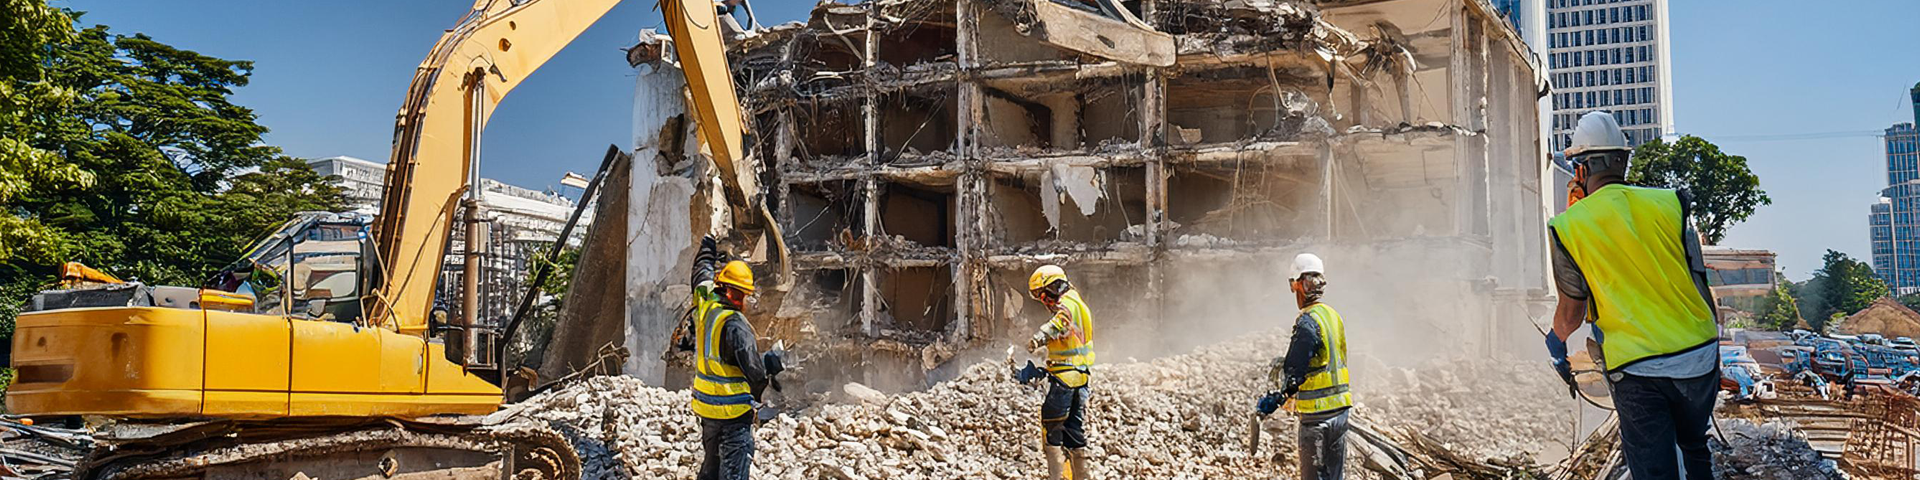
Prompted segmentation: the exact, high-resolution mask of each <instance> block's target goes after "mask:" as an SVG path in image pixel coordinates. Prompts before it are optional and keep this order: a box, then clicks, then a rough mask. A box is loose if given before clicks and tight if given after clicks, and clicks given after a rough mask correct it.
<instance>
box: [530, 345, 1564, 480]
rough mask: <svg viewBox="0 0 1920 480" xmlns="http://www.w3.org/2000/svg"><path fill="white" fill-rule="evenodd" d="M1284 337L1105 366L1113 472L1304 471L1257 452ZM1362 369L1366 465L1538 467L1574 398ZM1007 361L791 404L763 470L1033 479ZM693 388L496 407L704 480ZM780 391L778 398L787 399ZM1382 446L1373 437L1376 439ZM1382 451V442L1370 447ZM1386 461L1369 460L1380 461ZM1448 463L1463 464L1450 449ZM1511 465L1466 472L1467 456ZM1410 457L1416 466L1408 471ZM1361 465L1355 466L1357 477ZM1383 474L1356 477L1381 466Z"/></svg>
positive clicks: (1103, 394)
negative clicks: (1260, 407)
mask: <svg viewBox="0 0 1920 480" xmlns="http://www.w3.org/2000/svg"><path fill="white" fill-rule="evenodd" d="M1284 341H1285V338H1284V335H1281V334H1280V333H1279V332H1277V331H1270V332H1264V333H1257V334H1249V335H1245V336H1242V337H1240V338H1238V339H1235V340H1233V341H1230V342H1226V343H1223V344H1218V345H1213V346H1209V347H1205V348H1202V349H1201V350H1199V351H1196V352H1194V353H1191V354H1186V355H1180V356H1174V357H1168V358H1163V359H1160V360H1155V361H1152V362H1136V361H1129V362H1125V363H1117V364H1109V365H1103V366H1102V367H1101V368H1100V369H1099V371H1098V373H1097V374H1096V375H1097V377H1096V380H1095V382H1096V384H1095V387H1094V388H1095V396H1094V400H1093V404H1092V407H1091V411H1090V416H1091V417H1092V424H1091V426H1090V427H1089V433H1090V435H1091V436H1092V437H1093V445H1092V446H1091V447H1090V449H1091V453H1092V455H1093V458H1095V459H1096V462H1095V467H1094V473H1095V475H1096V476H1101V477H1105V478H1271V477H1272V476H1274V475H1275V474H1276V473H1277V474H1282V475H1284V474H1286V472H1288V471H1289V470H1291V469H1292V468H1293V467H1292V465H1293V453H1294V447H1293V445H1292V442H1291V440H1290V439H1292V438H1293V437H1294V429H1295V422H1294V421H1292V420H1291V419H1290V418H1287V417H1286V415H1285V414H1278V415H1276V416H1275V417H1273V418H1271V419H1269V420H1268V421H1267V422H1265V423H1266V424H1267V425H1268V426H1267V428H1268V434H1269V435H1271V436H1272V438H1274V439H1279V440H1276V441H1270V442H1267V444H1268V445H1270V446H1269V447H1267V449H1266V450H1265V451H1260V452H1249V451H1247V449H1246V447H1245V444H1244V440H1243V439H1244V438H1245V433H1246V431H1247V418H1248V417H1249V416H1250V412H1251V409H1252V403H1251V402H1252V399H1253V398H1254V396H1255V394H1256V392H1259V391H1263V390H1264V389H1265V386H1264V384H1265V382H1266V380H1265V378H1266V377H1265V370H1266V366H1267V362H1268V360H1269V359H1271V358H1272V357H1273V356H1275V355H1277V354H1278V353H1279V351H1280V350H1282V349H1283V345H1284ZM1360 363H1362V364H1359V365H1356V366H1355V368H1356V370H1357V371H1356V373H1355V379H1356V382H1355V387H1356V389H1357V390H1358V395H1357V400H1358V403H1359V404H1358V406H1356V407H1355V408H1356V410H1355V418H1356V420H1357V421H1358V422H1361V423H1364V424H1365V425H1371V426H1374V428H1375V429H1376V430H1377V431H1378V433H1377V434H1376V435H1379V436H1380V437H1381V439H1380V440H1381V443H1379V444H1378V445H1384V446H1386V447H1387V448H1390V449H1391V450H1390V452H1391V453H1387V452H1371V451H1370V450H1368V449H1360V448H1356V451H1355V453H1354V455H1355V460H1352V461H1351V462H1352V463H1353V464H1354V465H1355V466H1356V467H1357V466H1359V465H1362V464H1363V463H1369V462H1371V463H1396V462H1395V461H1393V460H1391V457H1392V456H1393V455H1406V456H1408V458H1409V461H1407V462H1404V464H1405V465H1406V466H1409V467H1412V468H1411V469H1409V470H1419V471H1422V472H1425V473H1426V474H1429V475H1439V474H1444V473H1449V472H1451V473H1453V474H1454V475H1455V478H1484V477H1485V476H1487V475H1496V476H1497V475H1499V474H1503V473H1504V474H1526V473H1527V472H1532V471H1534V469H1535V468H1537V467H1535V466H1534V464H1533V461H1532V458H1534V457H1535V456H1537V455H1540V454H1541V453H1543V452H1548V451H1551V450H1552V449H1553V448H1555V447H1554V446H1553V445H1552V440H1551V439H1553V438H1556V437H1557V436H1561V435H1562V434H1563V432H1559V431H1558V430H1559V429H1562V428H1565V423H1564V422H1561V421H1559V420H1558V418H1559V417H1560V416H1563V415H1564V414H1565V413H1564V412H1565V410H1566V408H1564V407H1566V405H1560V404H1558V403H1555V402H1547V401H1531V400H1529V401H1514V402H1507V401H1487V399H1489V398H1509V399H1539V398H1549V397H1548V396H1547V395H1548V394H1550V393H1551V392H1553V391H1555V388H1554V387H1555V383H1554V382H1556V380H1554V379H1553V378H1552V377H1551V374H1549V373H1547V372H1546V370H1545V369H1542V368H1539V366H1538V365H1535V364H1533V363H1498V362H1489V361H1450V362H1436V363H1433V364H1431V365H1429V366H1425V367H1421V368H1416V369H1396V368H1389V367H1385V366H1382V365H1380V363H1379V362H1377V361H1375V362H1370V363H1371V365H1369V364H1368V363H1369V362H1360ZM1007 370H1008V369H1007V367H1006V366H1005V365H1004V364H1003V363H1001V362H998V361H989V362H980V363H977V364H974V365H972V366H971V367H969V368H967V369H966V370H965V371H964V372H963V373H961V374H960V375H959V376H958V377H957V378H955V379H953V380H950V381H947V382H944V383H940V384H938V385H935V386H933V387H932V388H930V389H928V390H925V391H920V392H913V393H905V394H898V395H886V394H883V393H880V392H878V391H875V390H872V389H870V388H866V387H864V386H861V385H858V384H847V385H845V386H844V387H843V390H844V391H845V393H847V395H848V397H849V398H853V399H857V400H855V401H854V402H853V403H848V404H829V405H820V406H815V407H810V408H807V409H805V410H802V411H791V412H785V413H782V414H780V415H778V416H777V417H775V418H773V419H771V420H769V421H767V422H766V423H764V424H762V425H761V426H760V428H759V429H758V430H757V431H756V437H757V438H758V441H759V442H760V443H759V444H758V446H757V447H756V450H757V452H758V454H757V457H756V461H755V465H754V468H755V473H756V475H757V476H758V477H760V478H780V479H813V478H888V479H896V478H1032V477H1034V476H1035V475H1038V473H1037V472H1043V471H1044V467H1043V464H1042V458H1041V455H1040V451H1039V441H1038V438H1039V436H1040V432H1039V429H1038V427H1037V426H1036V423H1035V421H1034V416H1035V414H1036V412H1035V409H1036V408H1037V406H1038V405H1039V402H1040V397H1041V394H1042V389H1041V388H1038V387H1029V386H1022V385H1018V384H1015V383H1013V382H1012V381H1010V380H1009V379H1008V376H1009V374H1008V371H1007ZM687 402H688V394H687V392H685V391H669V390H663V389H659V388H655V387H649V386H646V385H643V384H641V383H640V382H638V381H636V380H635V379H633V378H631V377H624V376H620V377H599V378H593V379H588V380H586V381H583V382H580V383H577V384H574V385H571V386H568V387H566V388H563V389H560V390H556V391H552V392H548V393H545V394H542V395H540V396H537V397H535V398H533V399H530V400H528V401H527V402H524V403H521V404H517V405H513V406H511V407H509V408H508V409H507V410H505V411H503V412H501V413H498V414H496V415H498V416H502V417H527V418H537V419H545V420H547V421H550V422H552V423H553V424H554V425H555V428H556V429H558V430H560V431H563V432H567V433H568V434H569V435H571V436H572V438H573V441H574V442H575V443H576V446H577V447H578V450H579V451H580V454H581V456H582V457H583V459H585V462H586V463H587V465H588V467H587V468H588V470H587V474H586V476H587V477H588V478H633V477H659V478H692V477H693V474H694V472H695V470H696V468H697V466H698V464H699V458H700V455H699V445H698V443H697V441H696V439H697V438H698V437H699V427H698V424H697V421H696V419H695V418H694V417H693V416H692V415H691V414H690V413H688V411H687V408H688V407H687ZM772 402H773V403H774V404H776V405H778V404H779V403H780V402H781V399H780V398H779V396H778V395H777V394H776V395H775V396H774V397H773V398H772ZM1366 443H1369V445H1375V444H1374V443H1372V442H1366ZM1374 448H1380V447H1377V446H1376V447H1374ZM1370 458H1371V459H1375V460H1368V459H1370ZM1450 459H1451V460H1450ZM1460 464H1470V465H1475V466H1476V467H1474V468H1480V469H1493V470H1499V471H1500V472H1503V473H1489V472H1486V471H1462V470H1454V469H1458V468H1461V467H1458V466H1457V465H1460ZM1402 468H1405V467H1402ZM1358 470H1359V469H1358V468H1355V469H1354V470H1353V471H1356V472H1358ZM1370 475H1373V474H1372V473H1371V472H1360V473H1356V474H1355V475H1354V476H1355V477H1359V478H1377V477H1370Z"/></svg>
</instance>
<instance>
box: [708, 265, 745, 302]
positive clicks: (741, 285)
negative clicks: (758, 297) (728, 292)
mask: <svg viewBox="0 0 1920 480" xmlns="http://www.w3.org/2000/svg"><path fill="white" fill-rule="evenodd" d="M713 281H714V283H718V284H721V285H726V286H730V287H733V288H737V289H739V290H740V292H741V293H746V294H752V293H753V268H750V267H748V266H747V262H742V261H739V260H734V261H731V262H727V264H726V266H723V267H720V274H719V275H714V276H713Z"/></svg>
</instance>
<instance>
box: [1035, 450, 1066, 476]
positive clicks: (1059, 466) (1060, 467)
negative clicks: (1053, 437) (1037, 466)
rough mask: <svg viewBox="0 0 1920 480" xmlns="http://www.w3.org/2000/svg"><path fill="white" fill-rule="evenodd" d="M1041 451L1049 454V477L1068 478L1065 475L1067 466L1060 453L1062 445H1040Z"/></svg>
mask: <svg viewBox="0 0 1920 480" xmlns="http://www.w3.org/2000/svg"><path fill="white" fill-rule="evenodd" d="M1040 452H1041V453H1045V454H1046V456H1047V478H1050V479H1053V480H1067V477H1065V476H1063V475H1065V474H1066V472H1067V466H1066V463H1065V460H1064V459H1063V458H1062V455H1061V454H1060V447H1056V446H1052V445H1047V446H1044V447H1040Z"/></svg>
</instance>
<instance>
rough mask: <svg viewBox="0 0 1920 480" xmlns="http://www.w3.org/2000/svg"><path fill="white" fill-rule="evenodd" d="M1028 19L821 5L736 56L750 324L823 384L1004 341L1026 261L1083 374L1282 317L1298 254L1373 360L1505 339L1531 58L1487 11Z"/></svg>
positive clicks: (1027, 326) (1392, 4)
mask: <svg viewBox="0 0 1920 480" xmlns="http://www.w3.org/2000/svg"><path fill="white" fill-rule="evenodd" d="M1050 1H1051V0H918V1H909V0H881V1H875V2H866V3H862V4H857V5H842V4H822V5H821V6H819V7H816V9H815V10H814V13H813V15H812V16H811V18H810V19H809V20H808V21H807V22H805V23H804V24H792V25H787V26H781V27H776V28H774V29H771V30H769V31H766V32H762V33H760V34H759V35H757V36H755V37H750V38H748V39H745V40H741V41H740V42H738V43H736V44H735V45H734V55H735V57H736V59H737V60H736V61H737V62H740V63H742V64H744V65H745V66H744V67H743V70H745V72H744V73H742V74H741V76H742V80H741V88H742V91H743V95H745V96H746V97H747V98H748V101H747V104H748V105H750V106H751V107H752V108H753V109H754V114H753V116H754V118H755V119H756V122H755V126H754V128H755V132H754V133H755V137H756V138H759V139H761V140H762V141H763V142H773V146H772V147H771V148H763V149H760V150H759V151H761V152H765V153H763V154H762V155H764V156H765V157H767V158H763V159H760V160H761V163H760V164H761V165H765V166H767V167H768V168H769V171H768V173H767V176H766V177H765V180H766V184H767V188H768V189H769V192H768V195H770V198H771V199H770V201H772V202H774V203H775V204H776V205H778V208H777V210H778V211H777V212H776V216H778V217H779V218H780V219H781V221H782V222H783V226H784V227H785V231H786V232H787V234H788V236H789V238H788V243H789V245H791V246H792V247H793V248H794V250H795V251H794V258H795V259H796V262H795V265H796V267H795V268H796V269H797V271H796V278H797V279H798V283H799V286H797V287H796V288H797V289H798V291H801V292H807V293H804V294H797V298H801V299H802V300H803V301H801V302H800V303H799V304H798V305H806V306H807V307H806V308H802V307H797V306H795V304H783V305H781V306H780V307H779V308H778V311H777V312H775V313H773V316H774V317H776V318H774V319H772V320H770V321H771V322H774V323H776V324H780V325H795V326H796V327H791V328H788V327H783V329H784V330H787V331H798V332H800V333H797V334H800V335H807V336H809V338H811V339H813V340H815V342H814V346H813V347H812V348H817V349H819V350H822V351H823V352H831V353H823V354H824V355H830V356H831V358H833V359H834V364H833V365H834V366H833V367H831V368H828V369H829V370H833V373H832V375H835V376H837V377H838V378H841V379H847V380H858V381H865V382H867V383H868V384H870V385H886V386H893V387H899V388H910V387H913V386H916V385H921V384H924V383H925V382H931V381H937V380H938V379H940V378H944V377H946V376H949V375H951V374H952V373H953V372H951V371H948V370H950V369H943V368H942V365H946V364H948V362H952V361H955V359H968V358H976V359H977V358H979V356H980V355H985V354H990V353H991V352H997V351H998V350H999V349H1000V348H1002V347H1003V346H1004V345H1007V344H1010V343H1014V342H1015V341H1016V340H1017V339H1023V338H1025V337H1026V336H1027V335H1030V334H1031V330H1032V329H1033V328H1034V326H1035V325H1037V322H1038V321H1039V320H1040V319H1042V318H1044V315H1043V314H1042V312H1040V311H1039V307H1038V306H1037V305H1036V304H1035V303H1034V302H1032V301H1031V300H1029V299H1027V298H1026V292H1025V291H1024V290H1025V277H1026V273H1027V272H1030V271H1031V270H1032V268H1033V267H1035V266H1038V265H1040V264H1045V263H1054V264H1059V265H1062V266H1064V267H1065V268H1066V269H1067V271H1068V272H1069V276H1070V277H1072V278H1074V279H1075V283H1076V285H1078V286H1079V287H1080V288H1082V289H1083V290H1084V294H1085V295H1086V296H1087V297H1088V299H1089V300H1090V301H1091V302H1092V303H1093V307H1094V308H1093V309H1094V311H1095V312H1096V316H1097V317H1098V318H1099V322H1100V325H1102V327H1101V332H1102V336H1101V340H1100V341H1099V343H1098V345H1099V346H1098V347H1096V348H1097V350H1098V351H1100V352H1101V353H1102V355H1103V357H1102V358H1103V359H1105V358H1114V356H1115V355H1119V356H1141V357H1147V356H1155V355H1161V354H1165V353H1169V352H1177V351H1181V350H1183V349H1186V348H1190V347H1192V346H1194V345H1199V344H1203V343H1209V342H1211V341H1216V340H1219V339H1221V338H1225V337H1227V336H1232V335H1235V334H1238V333H1239V332H1243V331H1245V330H1247V329H1254V328H1269V327H1278V326H1285V325H1289V324H1291V321H1292V320H1291V319H1292V314H1291V312H1292V311H1293V310H1294V309H1295V306H1294V305H1293V299H1292V296H1291V294H1289V293H1288V292H1287V291H1286V288H1285V287H1284V285H1285V282H1284V279H1283V278H1282V277H1284V271H1285V265H1286V264H1287V263H1288V262H1289V261H1290V259H1291V258H1292V256H1293V255H1294V254H1296V253H1299V252H1304V251H1313V252H1316V253H1320V254H1321V255H1322V256H1323V257H1325V258H1327V261H1328V264H1329V268H1331V269H1334V270H1335V272H1334V273H1330V277H1331V278H1332V279H1333V285H1334V287H1332V288H1333V293H1331V294H1330V295H1331V296H1330V300H1331V301H1333V302H1334V303H1335V304H1336V305H1337V306H1339V307H1341V308H1342V310H1343V311H1345V312H1348V316H1349V317H1351V318H1353V319H1355V322H1354V323H1356V324H1363V325H1362V326H1358V327H1356V332H1360V333H1362V334H1365V335H1367V336H1368V337H1373V339H1374V340H1377V341H1370V342H1369V345H1367V346H1366V347H1364V349H1366V350H1367V351H1368V354H1376V353H1380V352H1395V351H1401V352H1410V351H1415V350H1413V349H1414V348H1424V347H1422V345H1421V344H1443V345H1448V346H1449V347H1450V348H1454V349H1464V350H1467V351H1470V352H1473V353H1477V354H1490V353H1493V352H1496V351H1499V350H1503V349H1506V348H1507V344H1510V343H1516V342H1515V341H1514V339H1517V338H1520V337H1518V336H1514V335H1512V334H1511V331H1512V330H1514V329H1516V328H1518V329H1525V328H1526V327H1525V325H1524V323H1523V322H1524V321H1525V320H1524V318H1522V317H1526V316H1527V315H1529V314H1530V313H1531V312H1530V309H1535V308H1537V306H1538V305H1540V304H1542V303H1543V301H1544V298H1546V297H1545V291H1546V289H1545V285H1546V280H1545V278H1546V276H1545V273H1544V266H1545V258H1544V256H1542V255H1541V252H1543V251H1544V248H1543V247H1544V237H1543V234H1542V233H1541V232H1543V231H1544V213H1543V211H1542V209H1541V208H1539V206H1540V205H1542V204H1543V201H1542V200H1541V196H1542V192H1543V190H1542V189H1541V185H1540V177H1541V176H1542V174H1541V170H1540V168H1541V166H1540V165H1541V158H1542V157H1541V156H1540V155H1539V153H1538V152H1539V141H1538V138H1537V131H1536V130H1535V129H1531V128H1526V126H1530V125H1534V124H1536V123H1537V118H1538V113H1537V111H1536V110H1535V109H1534V105H1536V103H1535V99H1537V98H1538V88H1536V85H1537V82H1536V81H1535V79H1536V78H1538V76H1537V75H1536V73H1535V69H1536V67H1537V66H1536V65H1534V64H1533V63H1532V62H1531V60H1530V59H1531V56H1530V55H1529V54H1528V53H1527V52H1526V50H1525V47H1524V46H1523V44H1521V43H1519V42H1517V41H1510V40H1509V39H1510V37H1512V35H1513V34H1512V30H1511V29H1509V28H1508V27H1507V26H1506V25H1505V24H1504V23H1503V22H1502V21H1501V20H1500V19H1499V17H1497V16H1495V15H1492V14H1491V13H1490V12H1489V10H1488V9H1487V8H1486V6H1485V5H1484V4H1483V2H1480V1H1478V0H1389V1H1320V2H1311V3H1309V2H1292V1H1259V2H1241V1H1220V0H1143V1H1139V2H1132V3H1128V5H1130V8H1133V9H1134V10H1133V12H1132V13H1134V14H1136V15H1138V16H1139V17H1140V18H1143V19H1146V22H1147V23H1149V24H1151V25H1152V26H1153V27H1154V28H1155V29H1156V30H1158V31H1159V32H1144V33H1143V32H1136V31H1128V30H1127V29H1126V27H1123V26H1120V25H1124V23H1121V22H1119V21H1117V20H1112V19H1105V18H1104V17H1100V18H1094V19H1088V18H1084V15H1082V14H1085V13H1086V12H1087V11H1085V10H1073V9H1071V8H1069V10H1072V11H1062V10H1060V9H1058V8H1055V7H1060V6H1062V5H1065V4H1050V3H1047V2H1050ZM1094 15H1095V16H1096V17H1097V14H1094ZM1089 22H1091V23H1089ZM1102 22H1113V25H1112V26H1105V25H1108V24H1107V23H1102ZM1085 25H1103V26H1101V27H1099V28H1093V29H1088V28H1085V27H1084V26H1085ZM1162 32H1164V33H1162ZM1155 35H1168V36H1170V45H1171V46H1172V49H1171V50H1169V51H1170V52H1172V53H1173V56H1172V59H1173V62H1172V64H1171V65H1168V66H1155V65H1161V64H1163V63H1161V61H1160V60H1158V59H1157V58H1156V57H1155V55H1158V53H1156V52H1157V50H1154V48H1157V47H1150V46H1144V45H1148V44H1149V43H1152V42H1154V40H1152V39H1153V38H1154V37H1155ZM1102 37H1106V38H1108V39H1109V40H1116V41H1115V42H1113V43H1112V44H1111V45H1105V44H1101V45H1096V44H1095V43H1099V42H1098V39H1100V38H1102ZM1121 37H1125V38H1121ZM1089 39H1091V40H1093V41H1094V43H1086V42H1084V41H1085V40H1089ZM1118 40H1124V41H1118ZM1129 42H1135V43H1138V44H1139V45H1143V47H1140V48H1131V47H1120V46H1122V45H1129V44H1130V43H1129ZM1129 52H1131V53H1129ZM789 297H790V298H795V296H793V295H790V296H789ZM799 326H803V327H804V328H800V327H799ZM796 328H798V329H800V330H795V329H796ZM802 330H803V331H802ZM1528 345H1531V344H1530V343H1529V344H1528ZM983 352H984V353H983ZM1276 353H1277V352H1276ZM1387 361H1391V359H1389V360H1387Z"/></svg>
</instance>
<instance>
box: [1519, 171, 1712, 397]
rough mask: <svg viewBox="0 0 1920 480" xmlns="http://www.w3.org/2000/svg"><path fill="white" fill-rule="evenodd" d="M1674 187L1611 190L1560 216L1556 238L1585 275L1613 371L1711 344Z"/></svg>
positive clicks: (1601, 191)
mask: <svg viewBox="0 0 1920 480" xmlns="http://www.w3.org/2000/svg"><path fill="white" fill-rule="evenodd" d="M1682 212H1683V210H1682V208H1681V205H1680V197H1679V195H1678V194H1677V192H1675V191H1673V190H1665V189H1657V188H1644V187H1633V186H1627V185H1622V184H1613V185H1607V186H1605V187H1602V188H1600V189H1599V190H1597V191H1594V192H1593V193H1592V194H1591V195H1589V196H1587V197H1586V198H1584V199H1581V200H1580V202H1579V203H1576V204H1574V206H1573V207H1571V208H1568V209H1567V211H1566V213H1562V214H1560V215H1559V216H1556V217H1554V218H1553V220H1552V223H1551V224H1552V226H1553V229H1554V232H1555V234H1556V238H1557V240H1558V241H1559V242H1560V243H1561V245H1563V246H1565V247H1566V249H1567V252H1568V254H1570V255H1572V257H1573V260H1574V262H1575V263H1576V264H1578V265H1579V267H1580V271H1581V273H1583V274H1584V275H1586V279H1587V283H1588V285H1589V288H1590V289H1591V292H1592V299H1591V301H1590V302H1589V303H1588V308H1589V312H1590V313H1589V314H1590V315H1591V316H1592V320H1593V322H1594V324H1595V325H1599V326H1600V329H1601V330H1603V331H1605V332H1606V334H1607V336H1606V341H1605V342H1604V343H1603V346H1604V347H1605V350H1606V358H1607V366H1608V368H1609V369H1613V368H1618V367H1621V366H1625V365H1626V364H1628V363H1632V362H1633V361H1635V360H1639V359H1642V358H1646V357H1649V356H1654V355H1662V354H1666V353H1672V352H1677V351H1681V350H1685V349H1688V348H1690V347H1695V346H1698V345H1699V344H1701V343H1702V342H1709V341H1713V339H1714V337H1715V335H1716V334H1717V329H1716V327H1715V326H1714V323H1713V311H1712V310H1711V308H1709V307H1708V306H1707V304H1706V301H1705V300H1704V299H1702V298H1701V296H1700V293H1699V291H1698V290H1697V289H1696V288H1695V286H1694V282H1693V277H1692V274H1691V273H1690V272H1689V268H1688V265H1687V253H1686V246H1685V243H1684V240H1683V235H1685V232H1686V231H1687V230H1686V223H1685V217H1684V215H1683V213H1682Z"/></svg>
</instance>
